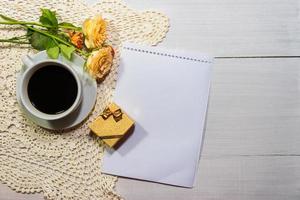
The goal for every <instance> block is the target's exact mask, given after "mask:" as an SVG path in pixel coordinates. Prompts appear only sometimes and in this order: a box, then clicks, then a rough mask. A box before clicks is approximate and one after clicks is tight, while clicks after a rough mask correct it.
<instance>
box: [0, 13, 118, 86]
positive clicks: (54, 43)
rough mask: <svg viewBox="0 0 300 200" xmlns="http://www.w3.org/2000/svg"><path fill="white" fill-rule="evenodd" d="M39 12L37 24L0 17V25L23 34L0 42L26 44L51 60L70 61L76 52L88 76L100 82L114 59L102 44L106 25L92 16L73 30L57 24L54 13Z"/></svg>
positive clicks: (71, 26)
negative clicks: (16, 29) (61, 57)
mask: <svg viewBox="0 0 300 200" xmlns="http://www.w3.org/2000/svg"><path fill="white" fill-rule="evenodd" d="M41 12H42V14H41V16H40V18H39V22H28V21H20V20H16V19H12V18H10V17H7V16H5V15H2V14H0V19H2V20H1V21H0V24H4V25H18V26H21V27H23V28H24V29H25V30H26V33H25V34H24V35H21V36H17V37H13V38H6V39H0V42H9V43H17V44H30V45H31V46H32V48H34V49H36V50H39V51H42V50H46V52H47V54H48V56H49V57H50V58H52V59H56V58H58V56H59V54H61V55H62V56H64V57H65V58H66V59H69V60H70V59H71V58H72V53H78V54H79V55H81V56H82V57H83V58H85V60H86V63H85V69H86V70H87V71H88V72H89V73H90V74H91V76H93V77H94V78H95V79H96V80H98V81H101V80H103V79H104V77H105V76H106V75H107V74H108V73H109V71H110V69H111V66H112V63H113V58H114V49H113V48H112V47H111V46H110V45H108V44H107V43H106V39H107V32H106V28H107V22H106V21H105V20H104V19H103V18H102V17H101V16H100V15H96V16H95V17H93V18H89V19H86V20H85V21H84V23H83V25H82V27H77V26H75V25H73V24H72V23H69V22H61V23H59V22H58V19H57V17H56V13H55V12H54V11H51V10H49V9H41Z"/></svg>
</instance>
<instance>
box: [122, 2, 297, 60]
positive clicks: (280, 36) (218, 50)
mask: <svg viewBox="0 0 300 200" xmlns="http://www.w3.org/2000/svg"><path fill="white" fill-rule="evenodd" d="M126 2H128V4H129V5H132V6H133V7H134V8H139V9H141V10H147V9H152V8H153V9H156V10H161V11H163V12H164V13H166V14H167V15H168V16H169V17H170V22H171V29H170V32H169V34H168V35H167V38H166V40H165V41H164V42H163V46H167V47H172V48H179V49H190V50H197V51H202V52H206V53H210V54H212V55H214V56H253V55H258V56H262V55H277V56H278V55H280V56H283V55H300V53H299V48H300V18H299V5H300V2H299V0H287V1H282V0H241V1H237V0H152V1H148V0H139V1H137V0H126Z"/></svg>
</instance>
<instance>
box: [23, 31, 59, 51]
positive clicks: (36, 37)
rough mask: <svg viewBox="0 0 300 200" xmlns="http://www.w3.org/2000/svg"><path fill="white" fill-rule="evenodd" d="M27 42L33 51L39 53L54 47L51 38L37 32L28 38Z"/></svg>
mask: <svg viewBox="0 0 300 200" xmlns="http://www.w3.org/2000/svg"><path fill="white" fill-rule="evenodd" d="M29 42H30V43H31V46H32V47H33V48H34V49H37V50H40V51H42V50H45V49H48V48H51V47H54V46H55V45H56V44H55V42H54V41H53V39H52V38H50V37H47V36H45V35H43V34H40V33H38V32H33V33H32V35H31V37H30V38H29Z"/></svg>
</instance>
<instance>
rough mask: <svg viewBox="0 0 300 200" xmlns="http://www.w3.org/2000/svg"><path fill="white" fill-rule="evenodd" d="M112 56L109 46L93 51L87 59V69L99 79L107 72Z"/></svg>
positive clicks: (112, 51)
mask: <svg viewBox="0 0 300 200" xmlns="http://www.w3.org/2000/svg"><path fill="white" fill-rule="evenodd" d="M113 58H114V50H113V48H112V47H111V46H107V47H104V48H102V49H99V50H98V51H94V52H92V54H91V55H90V56H89V57H88V59H87V63H86V67H87V71H88V72H89V73H90V74H91V75H92V76H93V77H95V78H96V79H97V80H98V81H100V80H102V79H103V78H104V77H105V76H106V75H107V74H108V73H109V71H110V69H111V66H112V64H113Z"/></svg>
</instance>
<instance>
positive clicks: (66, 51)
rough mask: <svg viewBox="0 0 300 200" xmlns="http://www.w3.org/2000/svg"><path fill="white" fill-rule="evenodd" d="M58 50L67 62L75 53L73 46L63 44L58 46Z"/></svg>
mask: <svg viewBox="0 0 300 200" xmlns="http://www.w3.org/2000/svg"><path fill="white" fill-rule="evenodd" d="M59 48H60V50H61V53H62V55H63V56H64V57H65V58H67V59H68V60H71V58H72V53H73V52H74V51H75V47H73V46H67V45H64V44H59Z"/></svg>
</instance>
